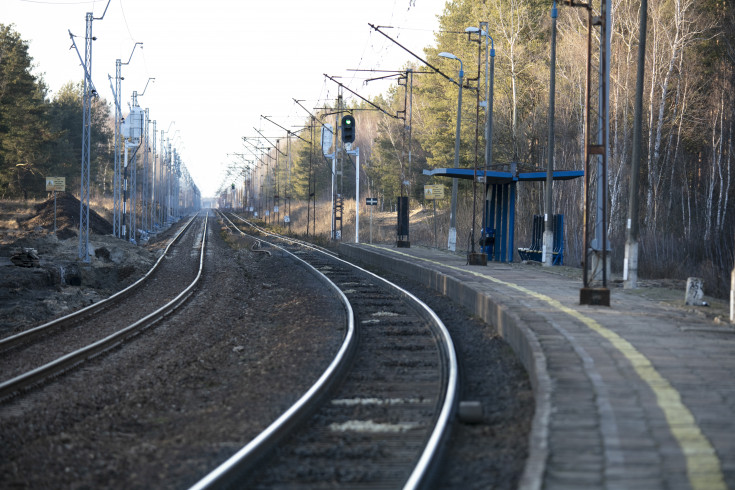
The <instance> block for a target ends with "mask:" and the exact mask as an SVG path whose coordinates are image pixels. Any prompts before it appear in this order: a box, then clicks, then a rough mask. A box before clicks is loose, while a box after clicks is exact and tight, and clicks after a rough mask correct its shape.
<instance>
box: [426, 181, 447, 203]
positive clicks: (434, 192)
mask: <svg viewBox="0 0 735 490" xmlns="http://www.w3.org/2000/svg"><path fill="white" fill-rule="evenodd" d="M424 199H426V200H432V199H444V186H443V185H441V184H436V185H425V186H424Z"/></svg>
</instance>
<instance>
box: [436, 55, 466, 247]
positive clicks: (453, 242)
mask: <svg viewBox="0 0 735 490" xmlns="http://www.w3.org/2000/svg"><path fill="white" fill-rule="evenodd" d="M439 56H441V57H442V58H449V59H450V60H457V61H459V97H458V102H457V130H456V132H455V136H454V168H459V133H460V127H461V124H462V79H463V78H464V64H463V63H462V60H461V59H459V58H458V57H457V56H455V55H453V54H452V53H447V52H446V51H442V52H441V53H439ZM447 248H448V249H449V250H451V251H452V252H454V251H455V249H456V248H457V178H456V177H454V178H452V202H451V207H450V211H449V239H448V243H447Z"/></svg>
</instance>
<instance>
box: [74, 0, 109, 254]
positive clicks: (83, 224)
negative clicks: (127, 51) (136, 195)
mask: <svg viewBox="0 0 735 490" xmlns="http://www.w3.org/2000/svg"><path fill="white" fill-rule="evenodd" d="M108 5H109V3H108ZM92 20H93V14H92V12H87V17H86V30H85V36H84V95H83V102H82V175H81V184H80V185H81V189H80V195H79V260H81V261H83V262H85V263H89V172H90V166H89V153H90V151H91V149H92V145H91V143H92V142H91V139H92V78H91V77H92V39H93V38H92Z"/></svg>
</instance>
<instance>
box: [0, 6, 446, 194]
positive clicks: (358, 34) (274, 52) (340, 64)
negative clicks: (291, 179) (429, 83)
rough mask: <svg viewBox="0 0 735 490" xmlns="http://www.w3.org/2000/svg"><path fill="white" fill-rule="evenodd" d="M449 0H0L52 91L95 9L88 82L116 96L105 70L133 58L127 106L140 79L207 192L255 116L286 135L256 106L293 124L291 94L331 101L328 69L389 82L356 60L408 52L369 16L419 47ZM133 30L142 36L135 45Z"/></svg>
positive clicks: (372, 61) (371, 63) (377, 65)
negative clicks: (89, 13)
mask: <svg viewBox="0 0 735 490" xmlns="http://www.w3.org/2000/svg"><path fill="white" fill-rule="evenodd" d="M445 3H446V0H206V1H205V0H109V7H107V11H106V12H105V7H106V6H107V5H108V0H96V1H92V0H0V23H3V24H14V26H15V30H16V31H17V32H18V33H19V34H20V36H21V38H22V39H24V40H25V41H27V42H28V44H29V51H30V55H31V57H32V58H33V60H34V64H35V65H36V66H35V69H34V73H35V74H37V75H42V76H43V79H44V81H45V82H46V84H47V85H48V87H49V89H50V92H51V94H50V95H51V97H53V94H54V93H55V92H57V91H58V90H59V89H60V88H61V87H62V86H63V85H64V84H66V83H68V82H70V81H71V82H81V81H82V80H83V73H84V72H83V69H82V66H81V63H80V60H79V56H78V55H77V53H76V52H75V50H74V49H73V48H71V49H70V47H71V45H72V43H71V39H70V37H69V31H71V33H72V34H73V35H75V36H76V38H75V39H76V44H77V47H78V48H79V50H80V53H81V55H82V57H84V35H85V18H86V13H87V12H93V13H94V16H95V17H96V18H97V19H96V20H94V22H93V25H92V35H93V37H96V40H95V41H94V42H93V47H92V82H93V84H94V85H95V88H96V89H97V91H98V92H99V93H100V95H101V96H102V97H103V98H105V99H107V100H108V101H109V102H112V101H113V100H114V99H113V95H112V89H111V87H110V82H109V80H108V75H110V76H112V77H113V80H114V77H115V60H117V59H120V60H122V62H123V63H127V62H128V60H130V63H129V64H127V65H123V66H122V77H123V79H124V80H123V81H122V102H123V103H122V106H123V115H125V114H126V113H127V111H128V103H129V102H130V97H131V94H132V92H133V91H137V92H138V97H139V98H138V103H139V105H140V106H141V107H142V108H148V109H149V114H150V119H151V120H155V121H156V122H157V129H158V132H159V138H160V130H164V131H168V133H167V135H170V137H171V138H172V139H173V141H174V142H175V145H174V146H175V147H176V148H177V150H178V151H179V153H180V154H181V155H182V161H183V163H184V165H186V167H187V169H188V170H189V173H190V174H191V176H192V178H193V179H194V182H195V184H196V185H197V187H198V188H199V190H200V191H201V192H202V196H203V197H210V196H213V195H214V194H215V192H216V190H217V188H218V187H219V186H220V184H222V183H223V179H224V172H225V170H224V169H225V168H226V167H227V166H228V165H229V164H231V163H232V162H235V161H237V158H238V157H237V156H234V155H233V154H235V153H243V152H244V148H243V143H242V140H241V138H242V137H243V136H247V137H251V136H252V137H255V136H258V133H257V132H256V131H255V129H254V128H257V129H258V130H260V131H261V132H262V133H263V135H265V136H266V137H269V138H273V139H272V140H271V141H274V140H275V138H279V137H280V138H285V136H286V132H285V131H284V130H282V129H280V128H278V126H276V125H274V124H272V123H270V122H268V121H266V120H264V119H263V118H262V117H261V116H267V117H268V118H269V119H271V120H272V121H274V122H276V123H277V124H279V125H281V126H283V127H285V128H289V129H291V130H293V131H296V130H297V129H298V127H299V126H302V125H303V124H304V122H305V121H306V117H308V114H307V113H306V112H305V111H304V110H303V109H302V108H300V107H299V106H298V105H297V104H296V103H295V102H294V100H293V99H298V100H302V101H303V102H302V104H303V105H304V107H306V108H307V109H309V110H310V111H312V112H313V110H312V109H314V108H315V107H321V106H323V105H324V104H325V102H326V101H330V102H331V103H334V99H335V97H336V94H337V85H336V84H335V83H334V82H332V81H330V80H328V79H326V78H325V77H324V74H325V73H326V74H328V75H330V76H333V77H342V78H340V79H339V80H340V81H341V82H342V83H343V84H345V85H346V86H348V87H349V88H350V89H352V90H354V91H356V92H357V93H359V94H360V95H362V96H365V97H368V96H374V95H377V94H380V93H385V92H386V91H387V90H388V89H389V88H390V85H391V84H394V83H395V81H378V82H370V83H368V84H366V83H365V82H364V79H365V78H369V77H371V76H380V75H382V74H380V73H378V74H369V73H368V74H366V73H364V72H356V71H352V70H355V69H361V70H366V69H379V70H398V69H401V68H403V67H404V66H405V64H406V63H407V62H408V61H415V59H414V58H413V57H412V56H411V55H410V54H409V53H407V52H406V51H404V50H403V49H401V48H400V47H399V46H397V45H395V44H394V43H392V42H391V41H390V40H388V39H386V38H385V37H384V36H382V35H381V34H380V33H378V32H375V31H374V30H373V29H371V28H370V26H369V25H368V23H371V24H373V25H378V26H391V27H392V28H390V29H385V30H384V32H386V33H387V34H388V35H390V36H391V37H392V38H394V39H396V40H397V41H398V42H400V43H401V44H403V45H404V46H406V47H407V48H409V49H410V50H411V51H413V52H414V53H416V54H418V55H420V56H423V49H424V48H425V47H426V46H430V45H434V44H435V37H434V33H435V31H437V29H438V18H437V17H438V16H439V15H441V14H442V13H443V11H444V6H445ZM103 13H104V17H103ZM100 17H102V18H101V19H100ZM136 42H142V43H143V47H142V49H141V48H140V46H138V47H137V48H135V50H134V51H133V46H134V45H135V43H136ZM131 52H132V58H131ZM151 77H152V78H155V80H153V81H150V82H149V78H151ZM146 84H147V87H146ZM144 90H145V91H144ZM141 94H142V95H141ZM345 97H346V99H348V100H349V99H350V98H351V97H352V95H351V94H349V93H348V92H345ZM80 124H81V121H80ZM358 131H359V128H358ZM80 145H81V142H80ZM159 146H160V145H159Z"/></svg>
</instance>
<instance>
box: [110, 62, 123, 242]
mask: <svg viewBox="0 0 735 490" xmlns="http://www.w3.org/2000/svg"><path fill="white" fill-rule="evenodd" d="M121 72H122V60H120V59H117V60H115V170H114V178H113V185H112V193H113V197H112V234H113V235H114V236H116V237H117V238H120V234H121V233H120V209H121V205H120V197H121V196H120V194H121V192H120V191H121V188H122V179H121V172H120V170H121V169H120V119H122V114H121V112H120V103H121V101H120V90H121V83H122V74H121Z"/></svg>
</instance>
